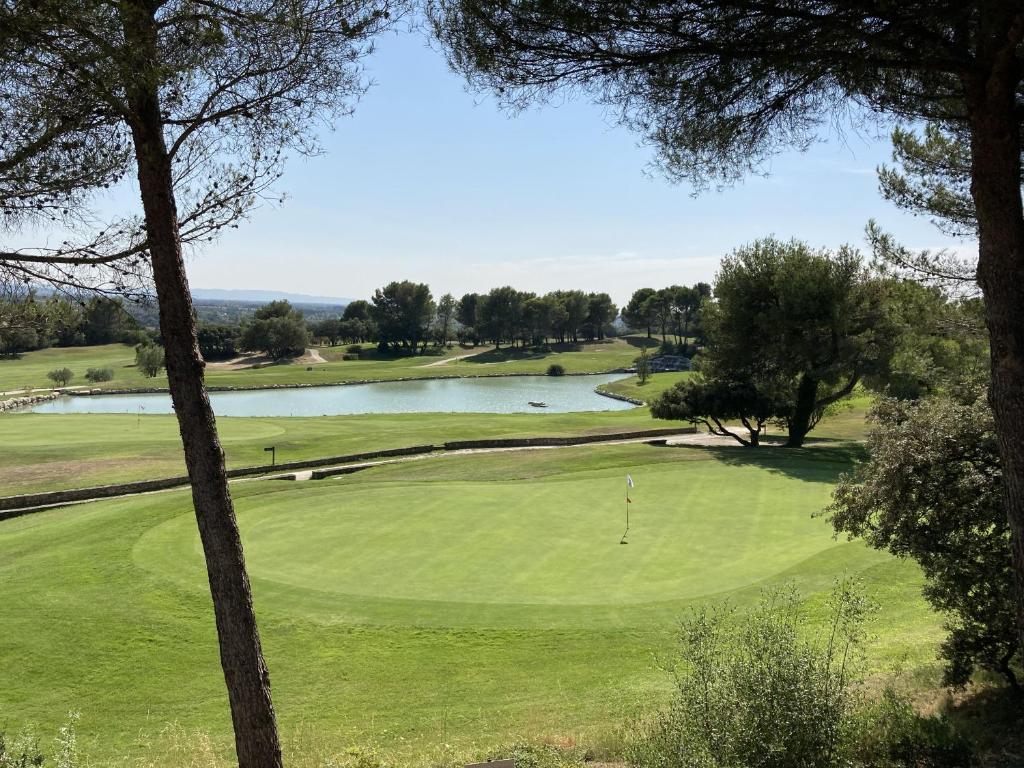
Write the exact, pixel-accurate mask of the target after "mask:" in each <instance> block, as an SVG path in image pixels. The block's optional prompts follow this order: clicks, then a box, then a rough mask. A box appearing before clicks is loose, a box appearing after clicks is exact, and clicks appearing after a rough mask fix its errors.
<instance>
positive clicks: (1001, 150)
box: [430, 0, 1024, 638]
mask: <svg viewBox="0 0 1024 768" xmlns="http://www.w3.org/2000/svg"><path fill="white" fill-rule="evenodd" d="M430 13H431V18H432V23H433V28H434V32H435V34H436V36H437V38H438V39H439V40H440V41H441V43H442V44H443V45H444V47H445V48H446V50H447V52H448V58H449V61H450V63H451V65H452V66H453V67H454V68H455V69H456V70H458V71H460V72H462V73H464V74H465V75H466V76H467V77H469V78H470V79H471V81H472V82H473V83H474V84H476V85H478V86H480V87H482V88H488V89H493V90H494V91H496V92H497V93H498V94H499V95H500V97H501V98H503V99H504V100H505V102H506V103H508V104H510V105H512V106H524V105H526V104H528V103H530V102H531V101H535V100H537V99H541V100H543V99H545V98H547V97H550V96H552V95H554V94H555V93H556V92H558V91H563V90H576V91H581V92H583V93H585V94H587V95H588V96H590V97H591V98H593V99H594V100H596V101H599V102H601V103H603V104H605V105H608V106H609V107H611V108H612V109H614V110H618V113H619V115H620V116H621V118H622V121H623V122H624V123H626V124H627V125H629V126H630V127H632V128H633V129H635V130H636V131H638V132H639V133H641V134H642V135H643V136H644V137H645V138H646V139H647V140H648V141H649V142H650V143H651V144H652V145H653V146H654V147H655V149H656V151H657V162H658V164H659V165H660V167H661V168H662V169H663V170H664V171H665V173H667V175H668V176H669V177H670V178H676V179H680V178H687V179H692V180H694V181H696V182H697V183H698V184H701V183H730V182H733V181H735V180H737V179H739V178H741V177H743V176H744V175H746V174H748V173H750V172H752V171H757V170H761V169H763V168H764V167H765V166H764V161H766V160H768V159H769V158H770V157H771V156H772V155H773V154H774V153H775V152H777V151H779V150H781V149H783V148H787V147H798V148H802V147H806V146H808V145H809V144H810V143H811V142H812V141H814V140H815V139H816V138H817V132H818V129H819V128H820V127H821V126H822V125H823V124H825V123H827V122H828V121H829V120H833V119H835V118H836V117H837V116H846V115H851V114H852V115H853V116H854V117H855V118H860V117H864V118H865V119H868V118H870V117H871V116H877V117H879V118H891V119H895V120H898V121H901V122H906V121H925V122H935V121H941V122H942V123H944V124H946V125H955V126H956V127H957V129H958V130H960V131H962V132H963V135H964V136H965V137H966V141H967V145H968V146H969V148H970V193H971V199H972V202H973V204H974V213H975V217H976V218H977V227H978V230H977V231H978V243H979V254H978V255H979V258H978V272H977V274H978V282H979V284H980V286H981V290H982V293H983V295H984V299H985V313H986V324H987V327H988V332H989V335H990V337H991V345H990V348H991V368H992V396H991V399H992V404H993V410H994V413H995V429H996V434H997V436H998V442H999V452H1000V456H1001V459H1002V470H1003V473H1004V478H1005V503H1006V513H1007V519H1008V520H1009V525H1010V529H1011V531H1012V541H1013V551H1014V563H1015V572H1016V574H1017V576H1016V579H1017V600H1018V603H1017V606H1018V611H1017V613H1018V631H1019V632H1020V633H1021V636H1022V638H1024V437H1022V436H1024V313H1022V312H1021V311H1020V307H1021V306H1024V205H1022V200H1021V140H1022V130H1021V128H1022V122H1024V108H1022V107H1024V104H1022V95H1024V6H1022V5H1021V3H1019V2H1014V1H1012V0H962V1H958V2H951V1H949V0H943V1H941V2H936V1H935V0H904V2H891V0H808V2H792V1H791V0H553V1H552V2H535V0H431V2H430Z"/></svg>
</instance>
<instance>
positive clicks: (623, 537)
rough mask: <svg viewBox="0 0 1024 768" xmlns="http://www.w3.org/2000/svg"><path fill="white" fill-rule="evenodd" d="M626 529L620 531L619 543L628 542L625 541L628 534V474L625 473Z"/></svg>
mask: <svg viewBox="0 0 1024 768" xmlns="http://www.w3.org/2000/svg"><path fill="white" fill-rule="evenodd" d="M625 505H626V530H625V531H623V532H622V538H621V539H619V544H629V542H628V541H626V537H627V536H628V535H629V475H626V501H625Z"/></svg>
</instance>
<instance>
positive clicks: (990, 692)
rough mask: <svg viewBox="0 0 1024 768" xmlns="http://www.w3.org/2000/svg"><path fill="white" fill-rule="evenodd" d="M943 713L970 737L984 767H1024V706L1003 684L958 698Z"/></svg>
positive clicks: (948, 704)
mask: <svg viewBox="0 0 1024 768" xmlns="http://www.w3.org/2000/svg"><path fill="white" fill-rule="evenodd" d="M943 710H944V713H945V714H946V716H947V717H949V719H950V720H952V721H953V723H954V724H955V725H956V726H957V730H959V731H960V732H961V733H963V734H964V735H966V736H967V738H968V739H969V740H970V741H971V743H972V744H973V745H974V747H975V749H976V750H977V752H978V757H979V758H980V762H981V765H982V766H985V768H997V767H998V768H1004V766H1005V767H1006V768H1009V766H1021V765H1024V706H1022V705H1021V701H1020V700H1019V699H1015V698H1014V696H1013V694H1012V693H1011V692H1010V690H1009V689H1008V688H1006V687H1004V686H1001V685H995V684H993V685H992V686H986V687H983V688H980V689H978V690H976V691H973V692H971V693H969V694H959V695H955V696H954V697H953V698H952V699H950V700H949V701H947V702H946V704H945V705H944V706H943Z"/></svg>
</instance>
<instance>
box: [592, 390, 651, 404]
mask: <svg viewBox="0 0 1024 768" xmlns="http://www.w3.org/2000/svg"><path fill="white" fill-rule="evenodd" d="M594 392H595V393H596V394H598V395H603V396H604V397H610V398H611V399H612V400H621V401H622V402H624V403H632V404H633V405H647V403H646V402H645V401H644V400H637V399H636V398H635V397H627V396H626V395H620V394H618V393H616V392H606V391H605V390H603V389H601V388H600V387H598V388H597V389H595V390H594Z"/></svg>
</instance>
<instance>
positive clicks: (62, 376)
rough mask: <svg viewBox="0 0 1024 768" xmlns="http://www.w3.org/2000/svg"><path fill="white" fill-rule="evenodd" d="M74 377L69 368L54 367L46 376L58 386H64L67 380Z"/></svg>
mask: <svg viewBox="0 0 1024 768" xmlns="http://www.w3.org/2000/svg"><path fill="white" fill-rule="evenodd" d="M74 377H75V374H74V373H72V371H71V369H70V368H54V369H53V370H52V371H50V372H49V373H48V374H46V378H48V379H49V380H50V381H52V382H53V383H54V384H56V385H57V386H58V387H66V386H67V385H68V382H69V381H71V380H72V379H73V378H74Z"/></svg>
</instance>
